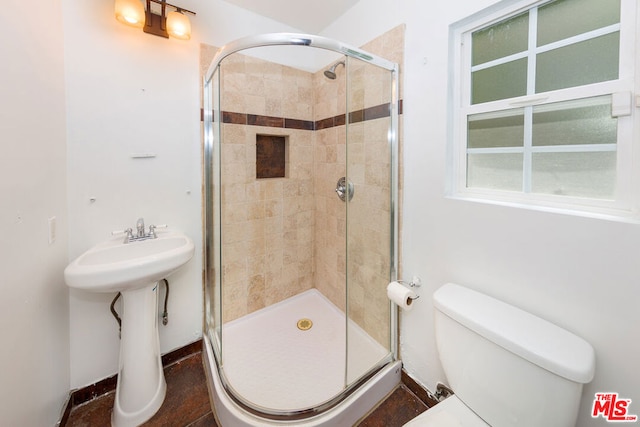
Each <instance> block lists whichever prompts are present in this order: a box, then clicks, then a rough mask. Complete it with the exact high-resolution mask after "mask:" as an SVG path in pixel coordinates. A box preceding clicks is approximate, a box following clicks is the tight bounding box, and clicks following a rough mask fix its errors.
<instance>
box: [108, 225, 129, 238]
mask: <svg viewBox="0 0 640 427" xmlns="http://www.w3.org/2000/svg"><path fill="white" fill-rule="evenodd" d="M120 234H130V235H133V229H132V228H131V227H129V228H125V229H124V230H114V231H112V232H111V235H112V236H118V235H120Z"/></svg>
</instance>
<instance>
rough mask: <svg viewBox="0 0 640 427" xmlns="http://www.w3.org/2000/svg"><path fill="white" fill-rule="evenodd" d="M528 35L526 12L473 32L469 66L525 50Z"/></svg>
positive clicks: (527, 16)
mask: <svg viewBox="0 0 640 427" xmlns="http://www.w3.org/2000/svg"><path fill="white" fill-rule="evenodd" d="M528 33H529V13H528V12H527V13H523V14H521V15H518V16H515V17H513V18H510V19H507V20H505V21H502V22H498V23H497V24H494V25H492V26H490V27H487V28H483V29H482V30H478V31H476V32H474V33H473V34H472V35H471V37H472V43H471V46H472V47H471V58H472V59H471V65H478V64H484V63H485V62H489V61H493V60H494V59H498V58H504V57H505V56H509V55H512V54H514V53H518V52H523V51H525V50H527V40H528Z"/></svg>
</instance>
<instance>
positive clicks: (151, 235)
mask: <svg viewBox="0 0 640 427" xmlns="http://www.w3.org/2000/svg"><path fill="white" fill-rule="evenodd" d="M159 228H167V225H166V224H160V225H150V226H149V232H148V233H147V232H146V231H145V229H144V218H138V221H136V230H135V232H134V231H133V229H132V228H131V227H129V228H127V229H125V230H122V231H121V230H117V231H112V232H111V234H112V235H114V236H115V235H117V234H124V240H123V242H122V243H129V242H137V241H140V240H147V239H156V238H158V234H157V233H156V230H157V229H159Z"/></svg>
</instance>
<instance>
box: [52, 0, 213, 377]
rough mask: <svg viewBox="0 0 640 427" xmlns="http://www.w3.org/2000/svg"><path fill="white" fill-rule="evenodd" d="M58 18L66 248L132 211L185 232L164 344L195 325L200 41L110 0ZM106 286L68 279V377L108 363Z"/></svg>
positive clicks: (111, 355)
mask: <svg viewBox="0 0 640 427" xmlns="http://www.w3.org/2000/svg"><path fill="white" fill-rule="evenodd" d="M185 7H187V6H186V5H185ZM64 20H65V21H64V24H65V67H66V91H67V119H68V126H67V129H68V153H67V154H68V209H69V224H70V226H69V259H73V258H75V257H77V256H79V255H80V254H81V253H82V252H84V251H85V250H87V249H89V248H90V247H91V246H93V245H94V244H96V243H98V242H100V241H102V240H105V239H107V238H110V237H111V235H110V232H111V231H112V230H122V229H124V228H126V227H133V226H134V225H135V221H136V219H137V218H138V217H144V219H145V222H146V224H168V225H169V226H170V227H171V228H175V229H177V230H181V231H183V232H184V233H186V234H187V235H188V236H190V237H191V238H192V239H193V240H194V242H195V243H196V248H197V250H196V253H195V255H194V257H193V259H192V260H191V261H190V262H189V264H187V266H186V267H185V268H183V269H182V270H181V271H179V272H177V273H175V274H174V275H172V276H170V277H169V282H170V284H171V292H170V299H169V324H168V325H167V326H160V343H161V351H162V352H163V353H165V352H167V351H170V350H172V349H174V348H177V347H181V346H183V345H185V344H187V343H189V342H192V341H194V340H196V339H197V338H199V337H200V336H201V324H202V320H201V319H202V315H201V313H202V298H201V290H202V284H201V269H202V254H201V250H200V247H201V244H200V243H201V240H202V237H201V231H200V230H201V214H200V206H201V202H200V193H201V190H200V187H201V185H200V127H199V116H200V111H199V102H200V98H199V94H198V87H199V83H198V73H199V66H198V53H199V47H198V44H197V42H194V41H191V42H186V43H185V42H180V41H176V40H166V39H163V38H160V37H155V36H150V35H147V34H144V33H143V32H142V31H141V30H138V29H133V28H129V27H126V26H124V25H122V24H120V23H119V22H118V21H116V20H115V18H114V15H113V1H110V0H100V1H91V2H86V1H78V0H64ZM132 153H153V154H155V155H156V157H155V158H152V159H132V158H131V154H132ZM90 198H95V202H91V201H90ZM161 295H162V294H161ZM114 296H115V293H114V294H111V293H109V294H97V293H90V292H84V291H78V290H71V291H70V332H71V386H72V387H81V386H84V385H87V384H90V383H92V382H94V381H96V380H100V379H102V378H105V377H107V376H110V375H112V374H114V373H116V371H117V366H118V365H117V361H118V349H119V340H118V328H117V323H116V321H115V319H114V318H113V317H112V316H111V313H110V311H109V304H110V303H111V300H112V299H113V297H114ZM160 304H162V301H160ZM118 306H119V307H120V305H118ZM120 313H122V310H121V307H120Z"/></svg>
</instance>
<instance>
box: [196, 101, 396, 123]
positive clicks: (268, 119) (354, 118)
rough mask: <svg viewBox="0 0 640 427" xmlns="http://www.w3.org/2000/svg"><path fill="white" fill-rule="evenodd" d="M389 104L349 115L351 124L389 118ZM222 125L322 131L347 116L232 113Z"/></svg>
mask: <svg viewBox="0 0 640 427" xmlns="http://www.w3.org/2000/svg"><path fill="white" fill-rule="evenodd" d="M402 110H403V102H402V100H399V101H398V114H402ZM389 116H390V112H389V103H386V104H380V105H376V106H374V107H369V108H363V109H362V110H356V111H352V112H350V113H349V123H359V122H366V121H367V120H375V119H381V118H383V117H389ZM200 121H204V110H203V109H200ZM222 123H230V124H236V125H250V126H266V127H275V128H284V129H299V130H322V129H328V128H332V127H336V126H342V125H344V124H345V123H346V114H339V115H337V116H333V117H327V118H326V119H322V120H316V121H315V122H314V121H312V120H299V119H289V118H286V117H274V116H262V115H258V114H245V113H234V112H232V111H223V112H222Z"/></svg>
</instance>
